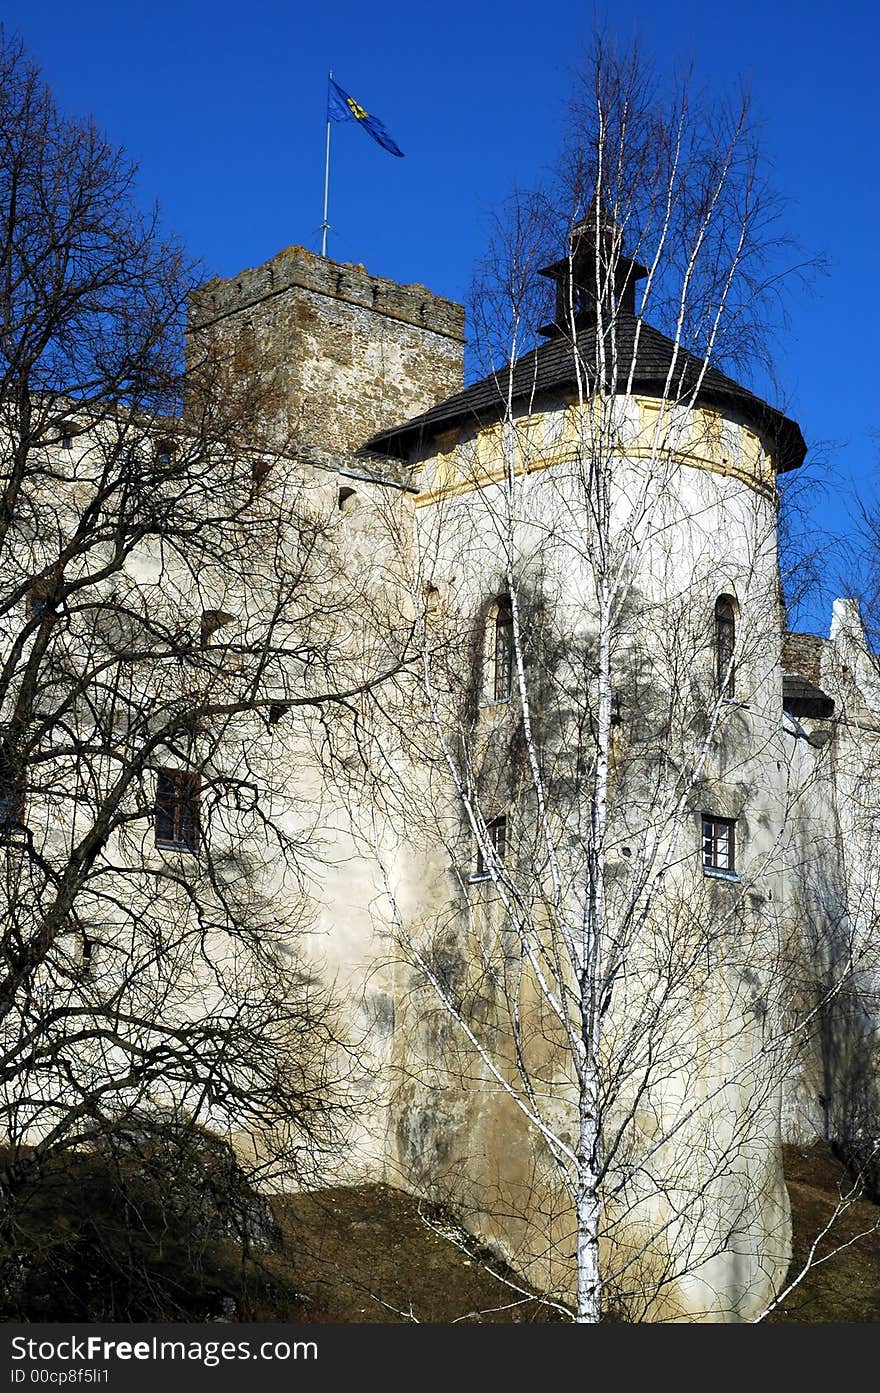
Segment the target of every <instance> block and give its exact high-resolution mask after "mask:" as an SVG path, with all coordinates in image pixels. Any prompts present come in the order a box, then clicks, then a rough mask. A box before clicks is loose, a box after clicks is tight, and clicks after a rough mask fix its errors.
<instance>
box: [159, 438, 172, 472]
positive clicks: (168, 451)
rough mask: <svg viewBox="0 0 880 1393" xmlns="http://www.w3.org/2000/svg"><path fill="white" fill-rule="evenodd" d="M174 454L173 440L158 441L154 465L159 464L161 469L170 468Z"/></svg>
mask: <svg viewBox="0 0 880 1393" xmlns="http://www.w3.org/2000/svg"><path fill="white" fill-rule="evenodd" d="M174 453H175V450H174V441H173V440H160V441H159V443H158V444H157V446H156V463H157V464H160V465H161V466H162V468H163V469H167V468H170V466H171V463H172V461H173V459H174Z"/></svg>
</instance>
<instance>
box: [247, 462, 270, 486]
mask: <svg viewBox="0 0 880 1393" xmlns="http://www.w3.org/2000/svg"><path fill="white" fill-rule="evenodd" d="M271 472H272V466H271V464H270V463H269V461H268V460H265V459H255V460H253V461H252V463H251V483H252V485H253V490H254V493H261V492H262V489H263V485H264V484H265V482H266V480H267V479H268V477H269V475H270V474H271Z"/></svg>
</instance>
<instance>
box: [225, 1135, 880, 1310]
mask: <svg viewBox="0 0 880 1393" xmlns="http://www.w3.org/2000/svg"><path fill="white" fill-rule="evenodd" d="M785 1161H786V1175H787V1178H788V1185H789V1193H790V1196H791V1202H792V1213H793V1217H794V1230H795V1239H794V1250H795V1258H794V1262H793V1264H792V1275H793V1274H794V1272H796V1271H798V1270H799V1269H800V1266H801V1265H802V1263H803V1260H804V1258H805V1256H806V1253H807V1249H808V1247H809V1244H810V1242H811V1241H812V1239H813V1238H814V1237H815V1235H816V1234H817V1232H818V1231H819V1230H820V1229H821V1227H822V1226H823V1224H824V1223H825V1222H827V1219H828V1217H829V1216H830V1214H831V1213H832V1210H833V1208H834V1205H835V1203H836V1201H837V1199H838V1195H839V1193H840V1190H839V1187H840V1186H842V1187H843V1188H844V1189H847V1188H848V1187H849V1182H848V1181H847V1179H846V1176H845V1174H844V1172H843V1171H842V1169H841V1167H840V1165H839V1164H838V1162H837V1161H835V1160H834V1158H833V1157H832V1156H831V1155H830V1153H829V1152H828V1151H827V1150H826V1149H825V1148H822V1147H813V1148H796V1147H789V1148H787V1149H786V1158H785ZM276 1213H277V1215H278V1218H279V1220H280V1222H281V1226H282V1229H283V1232H284V1246H283V1249H282V1250H281V1252H280V1253H276V1254H273V1255H272V1256H271V1257H269V1258H267V1259H265V1271H266V1275H267V1276H269V1277H270V1278H271V1291H272V1305H273V1307H274V1309H273V1310H272V1312H271V1315H270V1314H269V1312H268V1310H266V1312H265V1314H263V1318H264V1319H265V1318H271V1319H276V1320H279V1319H280V1320H291V1321H309V1322H322V1323H324V1322H333V1321H342V1322H351V1321H357V1322H366V1321H401V1320H418V1321H423V1322H424V1321H441V1322H446V1323H448V1322H452V1321H471V1322H474V1321H493V1322H496V1321H535V1320H538V1321H544V1320H552V1319H556V1320H559V1319H560V1318H561V1317H560V1316H559V1314H558V1313H554V1312H553V1311H551V1310H548V1309H547V1308H545V1307H542V1306H541V1305H540V1304H539V1303H538V1302H536V1301H530V1300H524V1299H523V1298H522V1297H519V1296H518V1295H517V1294H516V1293H515V1292H512V1291H511V1290H510V1289H509V1288H508V1287H506V1286H505V1285H504V1284H503V1283H502V1282H501V1281H499V1280H497V1279H496V1278H495V1277H493V1276H491V1275H490V1274H489V1272H487V1271H486V1270H485V1268H484V1266H483V1265H481V1263H480V1261H479V1258H478V1256H477V1255H476V1254H472V1255H471V1256H468V1255H467V1254H465V1253H463V1252H462V1251H461V1250H460V1248H458V1247H456V1246H455V1244H453V1243H451V1242H450V1241H449V1240H448V1239H447V1238H444V1237H441V1236H440V1235H439V1234H436V1233H434V1232H432V1230H431V1228H430V1227H428V1225H427V1224H426V1223H425V1218H424V1217H423V1216H425V1217H427V1218H429V1219H431V1220H433V1221H434V1222H439V1223H441V1225H447V1226H448V1225H449V1221H448V1220H445V1219H444V1217H443V1216H442V1215H441V1214H439V1213H438V1212H437V1211H432V1210H431V1209H430V1207H429V1206H425V1205H420V1203H419V1201H418V1200H415V1199H414V1198H413V1197H412V1196H410V1195H407V1194H404V1193H403V1192H402V1191H400V1190H395V1189H392V1188H391V1187H389V1186H385V1185H363V1186H358V1187H355V1188H344V1189H334V1190H323V1191H320V1192H317V1193H312V1194H303V1195H290V1196H285V1197H283V1198H282V1199H280V1200H279V1201H278V1202H277V1205H276ZM878 1222H880V1209H878V1207H877V1206H876V1205H874V1204H870V1203H868V1202H867V1201H864V1200H859V1201H857V1202H856V1203H854V1204H853V1205H852V1206H851V1207H850V1208H848V1209H847V1210H846V1212H845V1213H844V1214H843V1215H842V1217H841V1218H840V1219H839V1220H838V1221H837V1223H836V1224H835V1227H834V1231H833V1233H832V1234H831V1235H830V1236H829V1238H828V1239H827V1240H825V1241H824V1242H823V1244H822V1245H821V1246H820V1248H819V1249H818V1252H817V1256H818V1257H821V1256H822V1255H823V1254H824V1253H827V1252H828V1251H829V1250H830V1249H831V1248H834V1247H838V1246H839V1245H841V1244H846V1243H847V1242H848V1241H849V1240H850V1239H852V1238H853V1237H854V1236H855V1235H856V1234H859V1233H862V1232H863V1231H864V1230H872V1231H871V1232H869V1233H868V1234H867V1236H866V1237H864V1238H861V1239H859V1241H858V1242H855V1243H852V1244H851V1245H850V1246H848V1247H844V1248H843V1250H842V1251H841V1252H839V1253H837V1254H836V1255H835V1256H833V1257H831V1258H830V1259H829V1260H828V1261H827V1262H824V1263H819V1265H818V1266H815V1267H814V1268H813V1270H812V1271H811V1273H810V1274H809V1276H808V1277H807V1278H806V1280H805V1281H804V1282H803V1283H802V1284H801V1285H800V1286H799V1287H798V1288H797V1290H796V1291H795V1292H793V1293H792V1295H791V1296H790V1297H788V1298H787V1300H786V1301H785V1302H784V1304H783V1305H782V1306H781V1307H780V1308H779V1309H778V1310H777V1311H775V1312H773V1314H772V1315H771V1316H770V1317H769V1319H770V1320H771V1321H774V1322H780V1321H875V1320H880V1231H878V1228H877V1225H878ZM452 1227H453V1231H454V1226H452ZM484 1256H486V1255H484ZM489 1263H490V1265H491V1266H493V1267H494V1269H495V1270H496V1271H501V1270H502V1266H501V1264H499V1263H497V1262H492V1260H491V1259H489ZM508 1275H512V1274H508ZM253 1314H254V1316H256V1317H257V1318H260V1315H261V1314H262V1313H261V1312H260V1311H259V1310H255V1311H254V1313H253Z"/></svg>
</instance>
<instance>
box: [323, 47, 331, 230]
mask: <svg viewBox="0 0 880 1393" xmlns="http://www.w3.org/2000/svg"><path fill="white" fill-rule="evenodd" d="M327 76H328V83H327V143H326V146H325V150H324V221H323V222H322V223H321V255H322V256H326V255H327V232H328V230H329V227H330V224H329V222H328V221H327V200H328V198H329V196H330V82H329V79H331V78H332V77H333V69H332V68H331V69H330V71H329V73H328V74H327Z"/></svg>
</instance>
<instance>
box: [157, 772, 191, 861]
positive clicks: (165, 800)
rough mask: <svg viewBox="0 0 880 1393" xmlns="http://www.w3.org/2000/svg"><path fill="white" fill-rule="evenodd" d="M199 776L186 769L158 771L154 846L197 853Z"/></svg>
mask: <svg viewBox="0 0 880 1393" xmlns="http://www.w3.org/2000/svg"><path fill="white" fill-rule="evenodd" d="M201 784H202V781H201V775H199V774H194V773H192V772H191V771H190V770H188V769H160V770H159V771H158V774H157V776H156V810H155V826H156V846H158V847H168V848H170V849H172V850H174V851H197V850H198V845H199V802H200V798H201Z"/></svg>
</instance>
